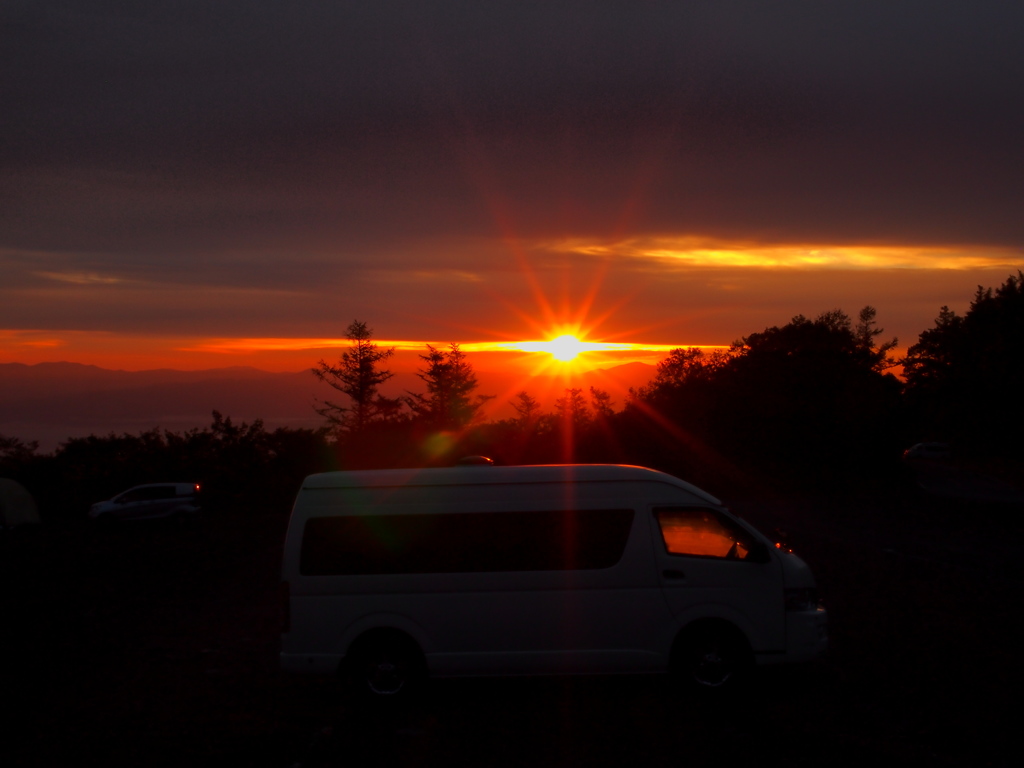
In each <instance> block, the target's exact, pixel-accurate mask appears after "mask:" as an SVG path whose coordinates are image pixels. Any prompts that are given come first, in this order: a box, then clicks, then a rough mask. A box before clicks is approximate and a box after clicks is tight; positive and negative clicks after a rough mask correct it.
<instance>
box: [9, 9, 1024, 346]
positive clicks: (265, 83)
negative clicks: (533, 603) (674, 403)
mask: <svg viewBox="0 0 1024 768" xmlns="http://www.w3.org/2000/svg"><path fill="white" fill-rule="evenodd" d="M1022 22H1024V6H1020V5H1017V4H1012V3H1005V2H981V3H972V4H962V3H954V2H934V1H930V0H929V1H927V2H926V1H925V0H920V1H919V2H908V3H891V2H881V1H880V0H879V1H878V2H874V1H865V2H857V3H845V4H835V3H805V2H799V3H798V2H781V3H759V2H753V1H752V0H746V1H735V2H729V1H727V0H714V2H687V3H677V2H644V3H637V2H603V1H589V2H570V3H545V2H522V1H518V2H507V3H476V2H448V3H446V2H441V3H424V2H418V1H414V0H409V1H407V2H375V3H341V2H333V1H331V2H327V1H326V0H325V1H324V2H299V3H294V2H283V1H281V2H272V1H269V0H247V1H246V2H241V1H237V2H210V1H209V0H203V1H201V2H200V1H199V0H196V1H194V2H182V1H180V0H174V1H172V0H151V1H150V2H146V3H132V2H114V1H113V0H110V1H106V2H101V1H99V0H92V1H90V2H74V1H73V0H66V1H64V2H59V1H57V0H23V1H22V2H9V3H6V4H4V6H3V7H2V9H0V60H2V63H3V68H2V72H3V74H2V77H0V102H2V104H3V109H2V110H0V132H2V138H3V140H2V141H0V249H2V252H5V253H7V254H8V255H7V256H6V257H5V258H4V259H3V260H2V261H0V270H2V271H3V273H4V274H5V275H6V276H7V278H8V279H7V280H6V285H7V286H8V290H13V288H12V286H15V285H21V286H25V287H26V290H27V289H28V286H37V288H38V285H39V282H40V281H43V282H44V283H46V282H47V281H49V280H51V279H50V278H46V277H43V278H41V277H39V273H57V272H65V273H75V274H86V273H88V274H93V273H95V275H98V276H106V277H111V278H118V279H123V280H124V281H125V282H124V283H122V284H121V285H122V288H121V289H115V288H109V290H110V291H113V292H115V293H116V291H117V290H122V291H124V290H127V289H126V288H124V286H128V285H136V286H138V285H150V286H154V285H160V286H164V287H166V288H167V289H168V291H172V289H173V287H174V286H192V287H193V288H192V289H193V290H195V289H196V288H197V287H199V288H201V287H203V286H212V287H215V288H219V289H227V288H236V289H238V290H240V291H249V290H254V291H263V290H271V289H273V290H281V291H284V292H286V294H287V296H289V297H290V296H292V294H293V293H294V295H296V296H302V295H304V292H305V293H308V295H316V294H317V292H318V291H320V290H322V289H323V287H324V286H330V287H331V289H332V290H334V291H335V295H336V296H337V297H338V300H339V301H342V300H344V301H347V302H350V303H352V304H355V305H356V306H357V307H361V306H363V305H364V304H367V303H369V302H367V301H366V300H365V298H364V297H365V295H366V293H367V290H368V286H370V287H372V286H374V285H383V284H387V285H388V286H389V287H390V290H392V291H393V292H394V294H393V295H394V296H396V297H397V298H396V305H397V304H399V301H401V302H406V304H404V305H402V306H407V307H410V309H409V311H410V313H411V312H413V310H412V309H411V308H412V307H414V306H415V304H416V302H417V301H422V290H421V291H420V296H419V297H418V296H417V293H416V289H414V288H413V287H411V286H409V285H403V284H402V283H401V282H400V280H399V277H400V276H402V275H403V273H404V274H406V276H408V275H417V274H420V273H424V274H426V273H427V272H430V273H431V275H432V276H431V277H430V280H432V281H437V282H436V283H434V282H431V283H429V284H430V285H432V286H433V285H435V284H436V285H437V286H438V287H437V290H438V292H439V293H441V292H444V294H445V295H446V296H448V297H451V298H450V302H449V303H448V304H446V307H450V308H452V309H453V310H454V309H455V308H461V309H464V310H465V311H467V312H470V313H471V314H472V315H474V316H476V315H480V314H481V312H480V311H479V309H478V308H476V307H475V305H474V306H471V305H472V304H473V302H470V301H469V300H468V299H467V300H466V301H465V302H464V305H463V304H460V302H461V301H462V300H461V299H459V298H457V297H460V296H463V295H470V293H467V291H468V288H467V287H466V286H465V285H463V283H462V282H460V281H463V280H465V279H466V277H465V274H466V273H467V272H472V271H476V272H483V273H487V274H485V275H484V277H483V278H480V279H481V280H482V281H483V282H482V283H477V284H475V287H474V289H475V290H477V291H480V295H483V296H486V295H489V294H488V293H487V291H488V290H492V288H491V286H490V285H489V284H488V283H487V280H488V279H490V278H489V277H488V275H489V274H491V270H494V269H497V270H501V269H508V268H509V265H514V264H516V257H515V247H513V246H511V245H508V246H503V245H501V244H500V240H502V239H508V238H522V239H524V240H525V241H534V240H536V239H537V238H551V237H562V236H585V237H590V238H595V239H599V238H608V239H613V240H614V239H618V238H622V237H627V236H633V235H656V234H690V235H699V236H707V237H715V238H719V239H734V240H757V241H763V242H812V241H813V242H833V243H858V242H873V243H878V242H883V243H912V244H928V243H933V244H934V243H946V242H953V243H965V244H1002V245H1010V246H1019V244H1020V243H1021V241H1022V240H1024V218H1022V217H1021V216H1020V215H1019V211H1020V210H1021V206H1022V203H1024V200H1022V196H1024V195H1022V185H1021V183H1020V180H1021V178H1024V148H1022V145H1021V142H1020V136H1021V135H1024V102H1022V101H1021V100H1020V99H1019V98H1017V95H1018V94H1020V93H1021V92H1024V46H1020V45H1019V44H1018V41H1017V39H1016V38H1017V36H1018V34H1019V30H1020V29H1022V28H1024V24H1022ZM458 238H462V240H461V242H462V243H463V245H464V244H465V242H467V241H471V242H473V243H475V244H476V246H478V247H476V250H475V251H473V250H471V249H467V250H462V247H461V246H457V245H454V243H455V242H456V240H457V239H458ZM446 248H447V249H448V250H445V249H446ZM12 254H14V255H12ZM48 254H49V255H48ZM53 254H59V255H53ZM615 269H617V270H620V271H621V273H622V275H624V277H622V278H621V281H620V282H621V284H622V285H623V286H625V287H630V288H631V290H634V291H640V290H641V288H639V287H631V285H630V281H632V280H633V279H634V278H633V277H630V276H629V275H633V274H634V273H633V272H631V271H630V269H627V268H624V267H620V266H617V267H615ZM445 270H448V272H445ZM445 274H447V275H449V277H448V278H447V282H445V280H446V278H445V277H444V275H445ZM584 274H587V273H586V271H585V270H584ZM635 274H639V272H636V273H635ZM422 279H423V280H427V278H426V277H423V278H422ZM588 279H589V278H584V279H583V283H584V284H586V283H587V281H588ZM636 279H639V278H636ZM374 281H377V282H374ZM524 285H525V284H524ZM37 288H34V289H33V290H36V289H37ZM502 289H504V290H509V291H512V292H513V294H514V295H516V296H517V300H519V299H521V298H522V297H520V296H519V295H518V293H516V292H517V291H519V289H518V288H514V287H511V284H510V283H509V282H507V281H506V282H505V283H500V282H499V284H498V285H497V286H496V287H494V288H493V291H494V292H495V293H498V294H501V290H502ZM38 290H42V288H38ZM666 290H667V289H666ZM677 290H682V289H679V288H678V286H677ZM523 291H525V293H526V298H527V299H529V291H528V290H527V289H526V288H523ZM118 295H119V294H118ZM202 295H206V294H202ZM246 295H249V294H245V293H241V294H239V295H238V297H237V299H232V300H231V302H228V303H229V305H230V307H231V312H236V313H238V314H239V315H244V314H245V313H244V312H242V307H243V305H244V304H245V299H244V298H243V297H244V296H246ZM107 298H108V299H109V298H110V297H109V296H108V297H107ZM82 300H83V301H86V299H84V298H83V299H82ZM22 301H24V304H20V303H18V302H22ZM91 301H94V300H92V299H89V300H88V301H87V303H88V302H91ZM236 302H237V303H236ZM114 303H115V304H116V303H117V302H114ZM307 303H308V302H307ZM30 305H31V302H30V301H29V300H28V299H26V298H25V297H20V298H18V299H14V298H11V300H10V301H9V302H7V310H6V311H5V312H4V318H3V319H4V321H5V322H7V323H8V324H10V323H15V324H17V323H18V322H19V318H20V322H21V323H29V318H32V322H41V320H40V319H39V317H38V316H40V315H43V314H45V313H44V312H43V311H42V310H39V311H35V310H31V309H28V307H29V306H30ZM129 305H130V306H129ZM15 306H19V307H21V306H24V307H25V309H24V311H25V313H26V314H24V315H19V316H15V312H14V310H13V309H11V307H15ZM78 306H79V305H78V304H76V303H75V302H70V303H68V304H66V305H65V306H64V307H62V308H60V309H59V310H54V311H53V312H51V314H50V315H49V317H50V320H49V323H50V324H51V327H53V326H52V323H54V322H56V320H55V319H54V318H55V317H62V318H63V320H62V322H66V323H69V324H74V323H75V312H76V311H77V310H75V309H74V308H75V307H78ZM90 306H93V305H92V304H90ZM111 306H113V305H111ZM188 306H189V307H191V310H190V311H192V312H194V313H195V316H196V317H197V318H201V317H206V318H208V321H209V322H208V324H209V325H213V324H218V327H221V326H223V325H224V324H226V323H227V324H229V325H230V326H231V327H232V328H235V327H239V328H240V327H242V326H243V325H244V322H243V321H242V320H241V319H238V320H237V321H236V322H231V323H228V321H227V320H226V317H228V316H230V315H231V312H228V311H221V309H219V308H216V307H207V308H206V309H203V308H202V307H201V306H200V305H199V304H197V303H196V302H194V301H193V300H192V298H189V300H188ZM266 306H267V307H268V308H267V309H265V311H264V312H263V314H262V315H261V316H260V318H258V319H253V320H252V321H251V322H252V323H253V325H254V326H256V325H258V326H260V327H264V326H267V325H270V324H271V322H273V323H277V324H278V326H277V327H281V326H282V325H290V326H296V327H297V326H299V325H301V322H300V320H301V319H304V320H308V319H309V316H310V314H311V313H310V311H309V310H308V309H306V310H303V309H302V302H301V301H299V300H297V301H295V302H293V301H292V300H291V299H290V298H287V299H280V300H275V301H268V303H267V305H266ZM271 306H272V307H274V308H273V309H270V308H269V307H271ZM489 306H501V305H500V302H498V303H495V302H493V301H492V302H491V303H490V305H489ZM371 308H372V307H371ZM128 309H130V311H131V312H132V313H137V314H136V315H134V316H137V317H140V318H149V319H148V320H144V321H143V320H140V322H143V323H144V324H145V323H151V324H152V325H153V326H157V325H160V324H161V323H165V322H170V320H169V319H168V318H171V317H172V316H173V311H172V309H171V308H170V307H163V308H159V309H158V308H157V307H156V306H155V304H153V302H150V305H149V308H147V306H146V302H145V301H138V300H135V299H133V300H132V301H130V302H128V304H127V305H126V309H125V312H128ZM80 311H81V317H82V318H85V317H90V318H93V319H92V320H90V321H89V322H99V320H97V319H96V318H102V322H103V323H104V324H105V325H108V326H114V325H116V324H117V322H118V319H117V318H118V317H123V315H118V314H117V313H116V312H114V311H113V310H109V311H108V310H104V311H103V312H99V311H98V310H96V311H94V310H87V309H85V308H81V307H80ZM503 311H504V309H503ZM291 313H295V314H291ZM347 314H352V312H348V313H347ZM364 314H365V316H367V317H369V316H371V314H372V313H371V312H369V311H368V312H366V313H364ZM484 314H486V313H484ZM268 318H269V319H268ZM84 322H85V320H79V321H78V325H81V324H82V323H84ZM122 322H123V320H122ZM196 323H197V324H199V321H198V320H197V321H196Z"/></svg>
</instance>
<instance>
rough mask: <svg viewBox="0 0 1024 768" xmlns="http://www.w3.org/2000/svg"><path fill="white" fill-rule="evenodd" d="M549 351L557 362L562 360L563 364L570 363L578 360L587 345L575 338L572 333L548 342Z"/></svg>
mask: <svg viewBox="0 0 1024 768" xmlns="http://www.w3.org/2000/svg"><path fill="white" fill-rule="evenodd" d="M546 346H547V348H548V349H547V351H548V352H550V353H551V356H552V357H554V358H555V360H560V361H562V362H563V363H568V362H571V361H573V360H575V359H576V356H577V355H579V353H580V352H582V351H583V350H584V349H586V345H585V344H584V343H583V342H582V341H580V340H579V339H577V338H576V337H575V336H573V335H572V334H571V333H564V334H562V335H561V336H559V337H557V338H554V339H552V340H551V341H549V342H547V344H546Z"/></svg>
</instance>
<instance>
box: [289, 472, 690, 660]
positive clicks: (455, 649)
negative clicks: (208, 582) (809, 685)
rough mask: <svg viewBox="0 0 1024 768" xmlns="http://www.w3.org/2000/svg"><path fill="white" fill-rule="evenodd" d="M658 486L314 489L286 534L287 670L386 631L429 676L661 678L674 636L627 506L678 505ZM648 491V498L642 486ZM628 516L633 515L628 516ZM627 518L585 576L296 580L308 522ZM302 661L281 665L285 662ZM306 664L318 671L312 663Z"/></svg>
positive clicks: (643, 538) (643, 530) (637, 520)
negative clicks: (619, 674) (619, 538)
mask: <svg viewBox="0 0 1024 768" xmlns="http://www.w3.org/2000/svg"><path fill="white" fill-rule="evenodd" d="M658 485H659V484H657V483H654V484H652V483H593V484H572V485H568V484H565V485H556V486H552V485H550V484H546V485H540V486H538V485H530V484H509V485H508V486H507V487H505V488H498V489H496V488H495V487H493V486H468V487H466V486H434V487H387V488H369V489H367V488H356V489H323V490H320V489H317V490H310V491H307V492H305V493H304V494H302V497H301V499H300V501H298V502H297V504H296V509H295V512H294V515H293V519H292V526H291V528H290V529H289V536H288V542H287V546H286V549H287V552H286V556H285V562H286V564H287V565H286V569H285V573H284V577H285V579H286V580H287V581H288V582H289V583H290V584H291V587H292V617H291V631H290V632H289V633H288V634H287V635H285V637H284V639H283V648H282V650H283V660H284V663H285V664H286V666H291V667H299V668H309V667H310V666H311V665H312V666H315V667H320V666H327V667H330V666H332V665H333V664H336V661H340V659H341V658H342V657H343V656H344V654H345V652H346V651H347V648H348V646H349V645H350V644H351V642H352V641H353V640H354V639H355V638H356V637H358V636H359V635H360V634H362V632H365V631H366V630H368V629H371V628H376V627H384V626H392V627H395V628H399V629H402V630H403V631H405V632H407V633H408V634H410V635H411V636H412V637H413V638H414V639H415V640H416V641H417V642H418V643H419V644H420V646H421V648H422V649H423V651H424V653H425V655H426V657H427V662H428V667H429V669H430V671H431V673H432V674H435V675H446V674H516V673H524V672H614V671H627V670H628V671H654V670H659V669H665V668H666V666H667V654H668V651H669V649H670V648H671V643H672V637H673V635H674V631H673V628H672V627H671V626H670V625H671V616H670V615H669V612H668V606H667V604H666V602H665V600H664V597H663V596H662V594H661V589H660V587H659V584H658V575H657V573H656V570H655V563H654V561H653V559H652V557H651V547H650V541H651V535H652V534H651V530H650V521H649V520H648V519H647V515H646V514H644V513H643V512H642V510H643V507H642V506H640V505H638V504H636V500H637V499H645V498H651V497H658V496H659V495H660V496H663V497H666V498H669V499H674V500H676V501H678V500H679V499H680V494H679V493H678V491H677V489H674V488H672V487H671V486H665V487H657V486H658ZM651 486H655V487H653V488H652V487H651ZM634 507H636V509H634ZM624 508H628V509H630V510H632V511H633V514H632V524H631V527H630V530H629V532H628V538H627V541H626V543H625V547H624V549H623V551H622V556H621V558H620V559H619V560H618V562H617V563H615V564H614V565H612V566H611V567H607V568H598V569H587V570H541V571H533V570H527V571H514V572H512V571H489V572H470V573H418V574H408V573H370V574H339V575H315V576H313V575H305V574H303V573H302V572H301V568H299V567H297V566H298V565H299V564H300V563H301V554H302V542H301V538H302V533H303V532H304V522H303V521H305V520H307V519H311V518H313V519H315V518H318V517H331V516H337V515H338V514H339V513H340V514H345V513H348V514H350V515H359V514H360V513H367V512H369V513H372V515H373V516H375V517H376V516H395V517H396V518H406V517H408V516H412V515H422V516H425V517H429V516H432V515H457V514H458V513H478V512H479V511H480V510H481V509H486V510H488V511H489V512H488V513H489V514H495V515H498V514H501V513H503V512H529V511H531V510H533V511H537V512H555V511H558V510H575V513H576V514H578V515H580V516H582V515H587V514H601V513H602V512H604V511H607V510H616V509H618V510H621V509H624ZM293 654H294V655H296V656H304V657H306V658H304V659H298V658H296V659H293V660H289V658H288V657H290V656H291V655H293ZM311 657H313V658H315V657H320V658H318V660H314V661H312V662H311V661H310V660H309V659H310V658H311Z"/></svg>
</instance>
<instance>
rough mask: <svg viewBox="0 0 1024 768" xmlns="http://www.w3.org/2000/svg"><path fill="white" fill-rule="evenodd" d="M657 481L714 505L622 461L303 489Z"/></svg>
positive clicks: (462, 471)
mask: <svg viewBox="0 0 1024 768" xmlns="http://www.w3.org/2000/svg"><path fill="white" fill-rule="evenodd" d="M622 481H635V482H658V483H666V484H668V485H674V486H676V487H678V488H682V489H684V490H686V491H688V492H689V493H692V494H693V495H695V496H697V497H699V498H701V499H703V500H705V501H707V502H709V503H711V504H715V505H721V502H720V501H719V500H718V499H716V498H715V497H714V496H712V495H711V494H709V493H707V492H705V491H703V490H701V489H700V488H698V487H697V486H695V485H692V484H690V483H688V482H686V481H685V480H680V479H679V478H678V477H674V476H673V475H669V474H666V473H664V472H659V471H657V470H655V469H648V468H646V467H634V466H629V465H625V464H544V465H534V466H511V467H495V466H459V467H431V468H419V469H413V468H410V469H368V470H356V471H351V472H322V473H320V474H316V475H309V476H308V477H307V478H306V479H305V481H304V482H303V484H302V487H303V488H309V489H313V488H370V487H388V486H399V485H401V486H411V485H494V484H505V483H517V484H518V483H566V482H569V483H601V482H604V483H607V482H622Z"/></svg>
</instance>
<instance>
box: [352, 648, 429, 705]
mask: <svg viewBox="0 0 1024 768" xmlns="http://www.w3.org/2000/svg"><path fill="white" fill-rule="evenodd" d="M349 675H350V676H351V679H352V683H353V685H354V687H355V690H356V692H357V693H359V694H361V695H364V696H368V697H370V698H372V699H376V700H380V701H383V700H386V699H398V698H402V699H404V698H408V697H409V695H410V694H411V693H412V692H414V691H415V689H416V688H417V687H419V685H420V683H421V682H422V679H423V677H424V664H423V656H422V654H421V653H420V651H419V648H417V647H416V644H415V643H413V641H412V640H409V639H407V638H405V637H403V636H401V635H391V634H388V635H378V636H375V637H367V638H365V639H363V640H361V641H360V642H359V643H358V644H357V645H356V647H355V648H354V649H353V651H352V653H351V654H350V662H349Z"/></svg>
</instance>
